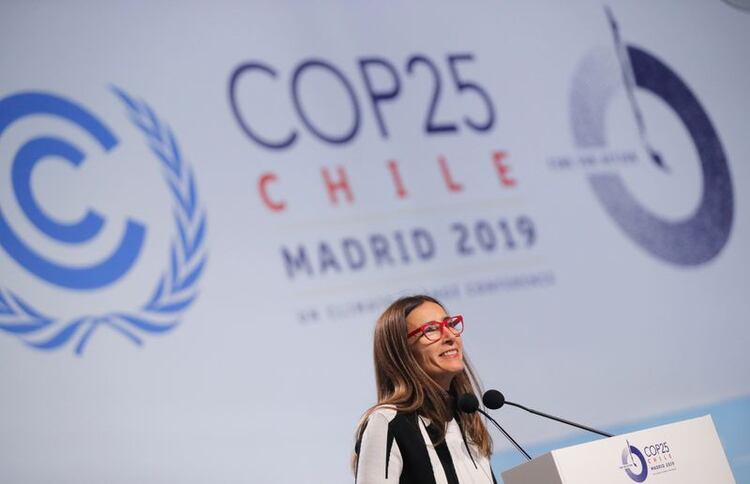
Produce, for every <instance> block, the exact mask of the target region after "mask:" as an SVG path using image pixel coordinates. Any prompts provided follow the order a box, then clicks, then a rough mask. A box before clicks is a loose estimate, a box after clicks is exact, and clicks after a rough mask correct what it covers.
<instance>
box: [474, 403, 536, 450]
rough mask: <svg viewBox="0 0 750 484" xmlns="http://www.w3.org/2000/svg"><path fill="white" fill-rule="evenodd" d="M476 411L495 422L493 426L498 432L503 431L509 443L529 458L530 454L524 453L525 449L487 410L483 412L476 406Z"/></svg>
mask: <svg viewBox="0 0 750 484" xmlns="http://www.w3.org/2000/svg"><path fill="white" fill-rule="evenodd" d="M477 412H479V413H481V414H482V415H484V416H485V417H487V418H488V419H489V420H490V422H492V423H493V424H495V427H497V428H498V430H500V432H502V433H503V435H504V436H505V438H506V439H508V440H509V441H510V443H511V444H513V445H514V446H515V447H516V449H518V451H519V452H520V453H522V454H523V455H524V456H525V457H526V459H528V460H531V456H530V455H529V454H528V453H526V451H525V450H523V447H521V446H520V445H518V442H516V441H515V440H514V439H513V437H511V436H510V434H508V432H506V431H505V429H504V428H502V427H501V426H500V424H499V423H497V422H496V421H495V419H494V418H492V417H490V416H489V414H488V413H487V412H485V411H484V410H482V409H481V408H478V409H477Z"/></svg>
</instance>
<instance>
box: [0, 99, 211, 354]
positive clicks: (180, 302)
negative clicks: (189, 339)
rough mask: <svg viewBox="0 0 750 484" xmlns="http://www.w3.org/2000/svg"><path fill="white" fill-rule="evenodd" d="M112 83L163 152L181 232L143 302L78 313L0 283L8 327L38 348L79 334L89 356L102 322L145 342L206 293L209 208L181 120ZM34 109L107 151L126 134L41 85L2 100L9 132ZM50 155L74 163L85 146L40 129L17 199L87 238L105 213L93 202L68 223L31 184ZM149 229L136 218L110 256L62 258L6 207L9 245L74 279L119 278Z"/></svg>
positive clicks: (23, 261)
mask: <svg viewBox="0 0 750 484" xmlns="http://www.w3.org/2000/svg"><path fill="white" fill-rule="evenodd" d="M112 90H113V92H114V94H115V95H116V96H117V97H118V98H119V99H120V101H121V102H122V103H123V104H124V106H125V109H126V111H127V114H128V117H129V119H130V121H131V122H132V123H133V124H134V125H135V127H136V128H138V130H139V131H140V132H141V133H142V134H143V135H144V137H145V140H146V142H147V144H148V147H149V149H150V151H151V153H153V155H154V156H155V157H156V159H157V160H158V163H159V165H160V167H161V168H162V176H163V178H164V181H165V183H166V186H167V187H168V190H169V193H170V196H171V199H172V202H173V207H172V208H173V222H174V235H173V236H172V239H171V242H170V251H169V257H168V261H167V263H166V268H165V269H164V270H163V271H162V273H161V276H160V277H159V280H158V282H157V283H156V285H155V289H154V290H153V291H152V293H151V295H150V297H149V298H148V300H147V301H146V302H145V303H143V304H142V305H141V306H140V307H137V308H136V309H131V310H116V311H112V312H106V313H104V314H86V315H82V316H79V317H74V318H60V317H55V316H54V315H50V314H46V313H45V312H43V311H41V310H39V309H37V308H36V307H34V306H33V305H32V304H31V303H30V302H29V301H28V297H27V296H26V297H21V296H19V295H18V294H16V293H15V292H14V291H12V290H11V289H10V288H8V287H5V284H4V283H0V331H3V332H5V333H9V334H11V335H13V336H15V337H17V338H19V339H20V340H21V341H23V342H24V343H26V344H27V345H29V346H30V347H32V348H36V349H39V350H54V349H57V348H60V347H62V346H64V345H66V344H68V343H69V342H70V343H72V344H73V345H74V347H75V349H74V351H75V353H76V354H77V355H79V356H80V355H82V354H83V352H84V350H85V348H86V345H87V343H88V341H89V340H90V338H91V336H92V335H93V334H94V332H95V331H96V330H97V329H98V328H100V327H107V328H109V329H111V330H114V331H115V332H117V333H119V334H121V335H122V336H124V337H126V338H127V339H129V340H130V341H132V342H133V343H134V344H136V345H142V343H143V336H144V335H149V334H157V333H165V332H168V331H170V330H171V329H173V328H174V327H175V326H177V325H178V324H179V322H180V320H181V318H182V315H183V313H184V312H185V311H186V310H187V309H188V308H189V307H190V306H191V304H192V303H193V302H194V301H195V299H196V297H197V296H198V282H199V280H200V278H201V275H202V273H203V269H204V267H205V264H206V259H207V256H208V254H207V249H206V243H205V242H206V213H205V210H204V209H203V207H202V206H201V203H200V200H199V197H198V190H197V188H196V183H195V176H194V174H193V171H192V169H191V167H190V166H189V165H188V164H187V163H186V162H185V161H184V160H183V158H182V155H181V152H180V149H179V146H178V144H177V140H176V139H175V137H174V134H173V133H172V130H171V129H170V128H169V126H168V125H167V124H165V123H164V122H162V121H161V120H160V119H159V118H158V117H157V116H156V114H155V113H154V111H153V110H152V109H151V107H150V106H149V105H148V104H146V103H145V102H142V101H139V100H136V99H134V98H133V97H131V96H130V95H128V94H127V93H125V92H124V91H123V90H121V89H118V88H112ZM34 114H45V115H52V116H56V117H59V118H62V119H65V120H67V121H70V122H72V123H74V124H77V125H78V126H79V127H81V128H83V129H84V130H85V131H86V132H87V134H89V135H91V136H92V137H93V138H94V140H95V141H97V142H98V143H99V145H101V147H102V148H103V149H104V150H105V151H108V150H109V149H111V148H112V147H113V146H115V145H116V144H117V139H116V138H115V136H114V135H113V134H112V133H111V132H110V131H109V130H108V128H107V127H106V126H105V125H104V124H103V123H102V122H101V121H99V120H98V119H97V118H96V117H95V116H94V115H93V114H91V113H89V112H88V111H87V110H85V109H84V108H82V107H81V106H79V105H77V104H75V103H73V102H71V101H69V100H67V99H65V98H62V97H59V96H56V95H52V94H48V93H41V92H26V93H19V94H15V95H11V96H9V97H6V98H4V99H2V100H0V135H2V132H3V131H4V130H5V129H6V128H7V127H8V126H10V125H11V124H12V123H13V122H15V121H17V120H18V119H21V118H23V117H25V116H29V115H34ZM47 156H55V157H58V158H62V159H63V160H64V161H66V162H68V163H70V164H72V165H74V166H78V165H79V164H80V163H81V162H82V160H83V153H81V152H80V151H79V150H78V148H77V147H76V146H75V145H73V144H72V143H69V142H67V141H65V140H63V139H60V138H57V137H53V136H41V137H37V138H34V139H32V140H30V141H28V142H27V143H25V144H24V145H23V146H21V148H20V149H19V150H18V152H17V153H16V154H15V157H14V160H13V166H12V170H11V171H12V181H13V187H14V192H15V195H16V199H17V200H18V203H19V206H20V208H21V209H22V211H23V212H24V214H25V215H26V217H27V218H28V219H29V221H30V222H32V224H34V225H35V226H36V228H37V229H39V230H40V231H42V232H44V233H45V234H47V235H48V236H50V237H52V238H54V239H56V240H58V241H60V242H63V243H68V244H76V243H83V242H85V241H87V240H89V239H91V238H92V237H93V236H95V235H96V234H97V233H98V232H99V229H100V228H101V226H102V225H103V219H102V218H101V217H100V216H99V215H98V214H96V213H95V212H88V213H87V214H86V215H85V216H84V217H83V218H82V219H81V220H80V221H78V222H77V223H73V224H63V223H59V222H57V221H54V220H52V219H50V218H48V217H47V216H46V214H45V213H44V211H43V210H42V209H41V208H40V207H39V206H38V205H37V204H36V201H35V199H34V197H33V195H32V193H31V188H30V185H31V184H30V178H31V171H32V170H33V167H34V165H35V164H36V163H38V162H39V161H41V160H42V159H43V158H44V157H47ZM144 235H145V227H143V226H142V225H140V224H138V223H136V222H133V221H130V220H129V221H128V223H127V226H126V228H125V231H124V235H123V237H122V240H121V241H120V244H119V245H118V247H117V248H116V249H115V250H114V252H113V253H112V254H111V255H110V256H109V257H107V258H106V259H105V260H103V261H101V262H99V263H98V264H95V265H92V266H87V267H69V266H63V265H58V264H56V263H53V262H50V261H49V260H47V259H46V258H44V257H43V256H41V255H40V254H38V253H36V252H35V251H34V250H33V249H31V248H29V247H28V246H27V245H26V244H25V243H24V242H23V240H22V239H21V238H20V237H19V236H18V235H16V234H15V232H14V231H13V229H12V227H11V225H10V224H9V222H8V220H7V219H6V218H5V215H4V214H3V213H2V209H1V207H0V246H2V248H3V249H4V250H5V252H6V254H7V255H9V256H10V257H11V258H13V259H14V260H15V261H16V262H17V263H18V264H19V265H20V266H22V267H23V268H24V269H26V270H27V271H29V272H30V273H32V274H34V275H35V276H36V277H38V278H40V279H42V280H45V281H46V282H49V283H52V284H55V285H57V286H61V287H65V288H69V289H78V290H88V289H95V288H97V287H102V286H104V285H106V284H109V283H111V282H113V281H115V280H117V279H118V278H120V277H121V276H122V275H124V274H125V273H126V272H127V271H128V270H129V269H130V268H131V267H132V265H133V264H134V262H135V260H136V258H137V256H138V254H139V252H140V250H141V248H142V244H143V242H144Z"/></svg>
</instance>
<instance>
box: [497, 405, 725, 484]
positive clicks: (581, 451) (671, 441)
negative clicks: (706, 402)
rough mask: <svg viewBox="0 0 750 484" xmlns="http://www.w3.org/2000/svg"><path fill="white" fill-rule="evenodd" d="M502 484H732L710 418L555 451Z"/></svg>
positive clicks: (518, 468)
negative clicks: (639, 483)
mask: <svg viewBox="0 0 750 484" xmlns="http://www.w3.org/2000/svg"><path fill="white" fill-rule="evenodd" d="M502 476H503V481H504V483H505V484H633V483H634V482H636V483H638V482H645V483H646V484H730V483H731V484H735V480H734V477H733V476H732V471H731V469H730V468H729V462H728V461H727V456H726V454H725V453H724V449H723V448H722V446H721V442H720V441H719V436H718V434H717V433H716V427H714V423H713V420H712V419H711V416H709V415H707V416H705V417H700V418H695V419H691V420H685V421H682V422H677V423H673V424H670V425H662V426H659V427H653V428H650V429H646V430H640V431H638V432H633V433H630V434H624V435H617V436H614V437H610V438H608V439H602V440H597V441H595V442H589V443H587V444H581V445H574V446H571V447H566V448H563V449H558V450H553V451H552V452H548V453H546V454H544V455H542V456H539V457H537V458H535V459H533V460H530V461H528V462H525V463H523V464H521V465H518V466H516V467H513V468H512V469H508V470H507V471H505V472H503V473H502Z"/></svg>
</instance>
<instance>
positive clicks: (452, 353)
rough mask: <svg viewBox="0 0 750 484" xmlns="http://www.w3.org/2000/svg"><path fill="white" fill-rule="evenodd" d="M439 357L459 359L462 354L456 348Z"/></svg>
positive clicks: (444, 352)
mask: <svg viewBox="0 0 750 484" xmlns="http://www.w3.org/2000/svg"><path fill="white" fill-rule="evenodd" d="M438 356H440V357H441V358H458V357H459V356H461V353H459V351H458V350H457V349H455V348H454V349H451V350H448V351H443V352H442V353H440V354H439V355H438Z"/></svg>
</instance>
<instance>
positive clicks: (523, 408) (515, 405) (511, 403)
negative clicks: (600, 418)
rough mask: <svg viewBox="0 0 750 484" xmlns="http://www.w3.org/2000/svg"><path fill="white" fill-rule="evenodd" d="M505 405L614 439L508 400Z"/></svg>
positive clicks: (610, 435) (598, 431)
mask: <svg viewBox="0 0 750 484" xmlns="http://www.w3.org/2000/svg"><path fill="white" fill-rule="evenodd" d="M505 405H511V406H513V407H518V408H520V409H521V410H526V411H527V412H530V413H533V414H535V415H539V416H540V417H545V418H549V419H552V420H556V421H558V422H560V423H564V424H568V425H572V426H573V427H578V428H579V429H582V430H588V431H589V432H592V433H595V434H599V435H601V436H604V437H612V434H608V433H607V432H602V431H601V430H596V429H592V428H591V427H587V426H585V425H581V424H579V423H575V422H571V421H570V420H565V419H564V418H560V417H555V416H553V415H548V414H546V413H544V412H540V411H538V410H534V409H532V408H528V407H524V406H523V405H520V404H518V403H513V402H509V401H508V400H506V401H505Z"/></svg>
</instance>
